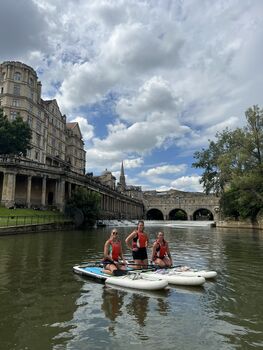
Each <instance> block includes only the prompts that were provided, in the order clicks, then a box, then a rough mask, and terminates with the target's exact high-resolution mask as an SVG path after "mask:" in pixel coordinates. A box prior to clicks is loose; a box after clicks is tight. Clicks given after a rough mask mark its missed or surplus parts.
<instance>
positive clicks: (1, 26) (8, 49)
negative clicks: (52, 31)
mask: <svg viewBox="0 0 263 350" xmlns="http://www.w3.org/2000/svg"><path fill="white" fill-rule="evenodd" d="M47 27H48V23H47V21H46V20H45V17H44V16H43V14H42V13H41V11H39V8H38V7H37V6H36V5H35V4H34V3H33V2H31V1H27V0H20V1H16V0H9V1H2V2H1V10H0V43H1V51H0V60H19V59H20V57H26V55H27V54H29V52H31V51H36V50H44V49H46V50H49V48H48V41H47V38H46V37H45V32H46V29H47Z"/></svg>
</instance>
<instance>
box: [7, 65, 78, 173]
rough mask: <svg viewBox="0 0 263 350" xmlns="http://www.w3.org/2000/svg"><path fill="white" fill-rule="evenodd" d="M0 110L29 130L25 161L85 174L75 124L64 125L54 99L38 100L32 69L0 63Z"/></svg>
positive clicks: (62, 117) (38, 95) (34, 75)
mask: <svg viewBox="0 0 263 350" xmlns="http://www.w3.org/2000/svg"><path fill="white" fill-rule="evenodd" d="M0 108H2V109H3V111H4V115H6V116H7V118H8V119H9V120H13V119H15V118H16V117H17V116H20V117H22V119H23V120H24V121H26V122H27V123H28V124H29V125H30V127H31V130H32V140H31V145H30V146H31V149H30V150H29V151H28V153H27V157H26V158H27V159H31V160H32V161H35V162H38V163H41V164H47V165H54V166H67V165H68V163H70V165H71V167H72V170H73V171H75V172H77V173H80V174H84V169H85V150H84V142H83V140H82V135H81V132H80V129H79V127H78V125H77V123H67V122H66V116H65V115H62V113H61V112H60V109H59V106H58V104H57V101H56V100H48V101H45V100H43V99H42V98H41V82H39V81H38V77H37V74H36V72H35V71H34V69H33V68H31V67H29V66H27V65H25V64H23V63H21V62H13V61H8V62H4V63H2V64H0Z"/></svg>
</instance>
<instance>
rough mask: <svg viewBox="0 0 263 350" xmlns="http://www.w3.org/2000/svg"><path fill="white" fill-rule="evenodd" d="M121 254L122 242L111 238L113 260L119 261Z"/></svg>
mask: <svg viewBox="0 0 263 350" xmlns="http://www.w3.org/2000/svg"><path fill="white" fill-rule="evenodd" d="M120 254H121V242H120V241H119V240H118V241H113V240H110V255H111V258H112V260H114V261H118V260H119V256H120Z"/></svg>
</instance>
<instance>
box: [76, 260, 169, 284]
mask: <svg viewBox="0 0 263 350" xmlns="http://www.w3.org/2000/svg"><path fill="white" fill-rule="evenodd" d="M73 271H74V272H75V273H77V274H79V275H84V276H87V277H91V278H95V279H98V280H100V281H104V282H105V283H106V284H108V285H115V286H120V287H124V288H131V289H140V290H160V289H164V288H166V287H167V286H168V282H167V281H166V280H165V279H162V278H156V276H155V277H154V278H153V277H151V276H147V275H146V274H144V273H141V272H138V271H136V272H133V271H130V272H128V274H127V275H124V276H118V277H116V276H112V275H109V274H107V273H104V272H103V267H100V266H81V265H77V266H74V267H73Z"/></svg>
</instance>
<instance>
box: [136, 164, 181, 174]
mask: <svg viewBox="0 0 263 350" xmlns="http://www.w3.org/2000/svg"><path fill="white" fill-rule="evenodd" d="M186 168H187V165H186V164H179V165H162V166H158V167H155V168H152V169H148V170H146V171H142V172H141V173H140V175H141V176H145V177H146V176H150V177H151V176H158V175H165V174H178V173H183V172H185V170H186Z"/></svg>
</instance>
